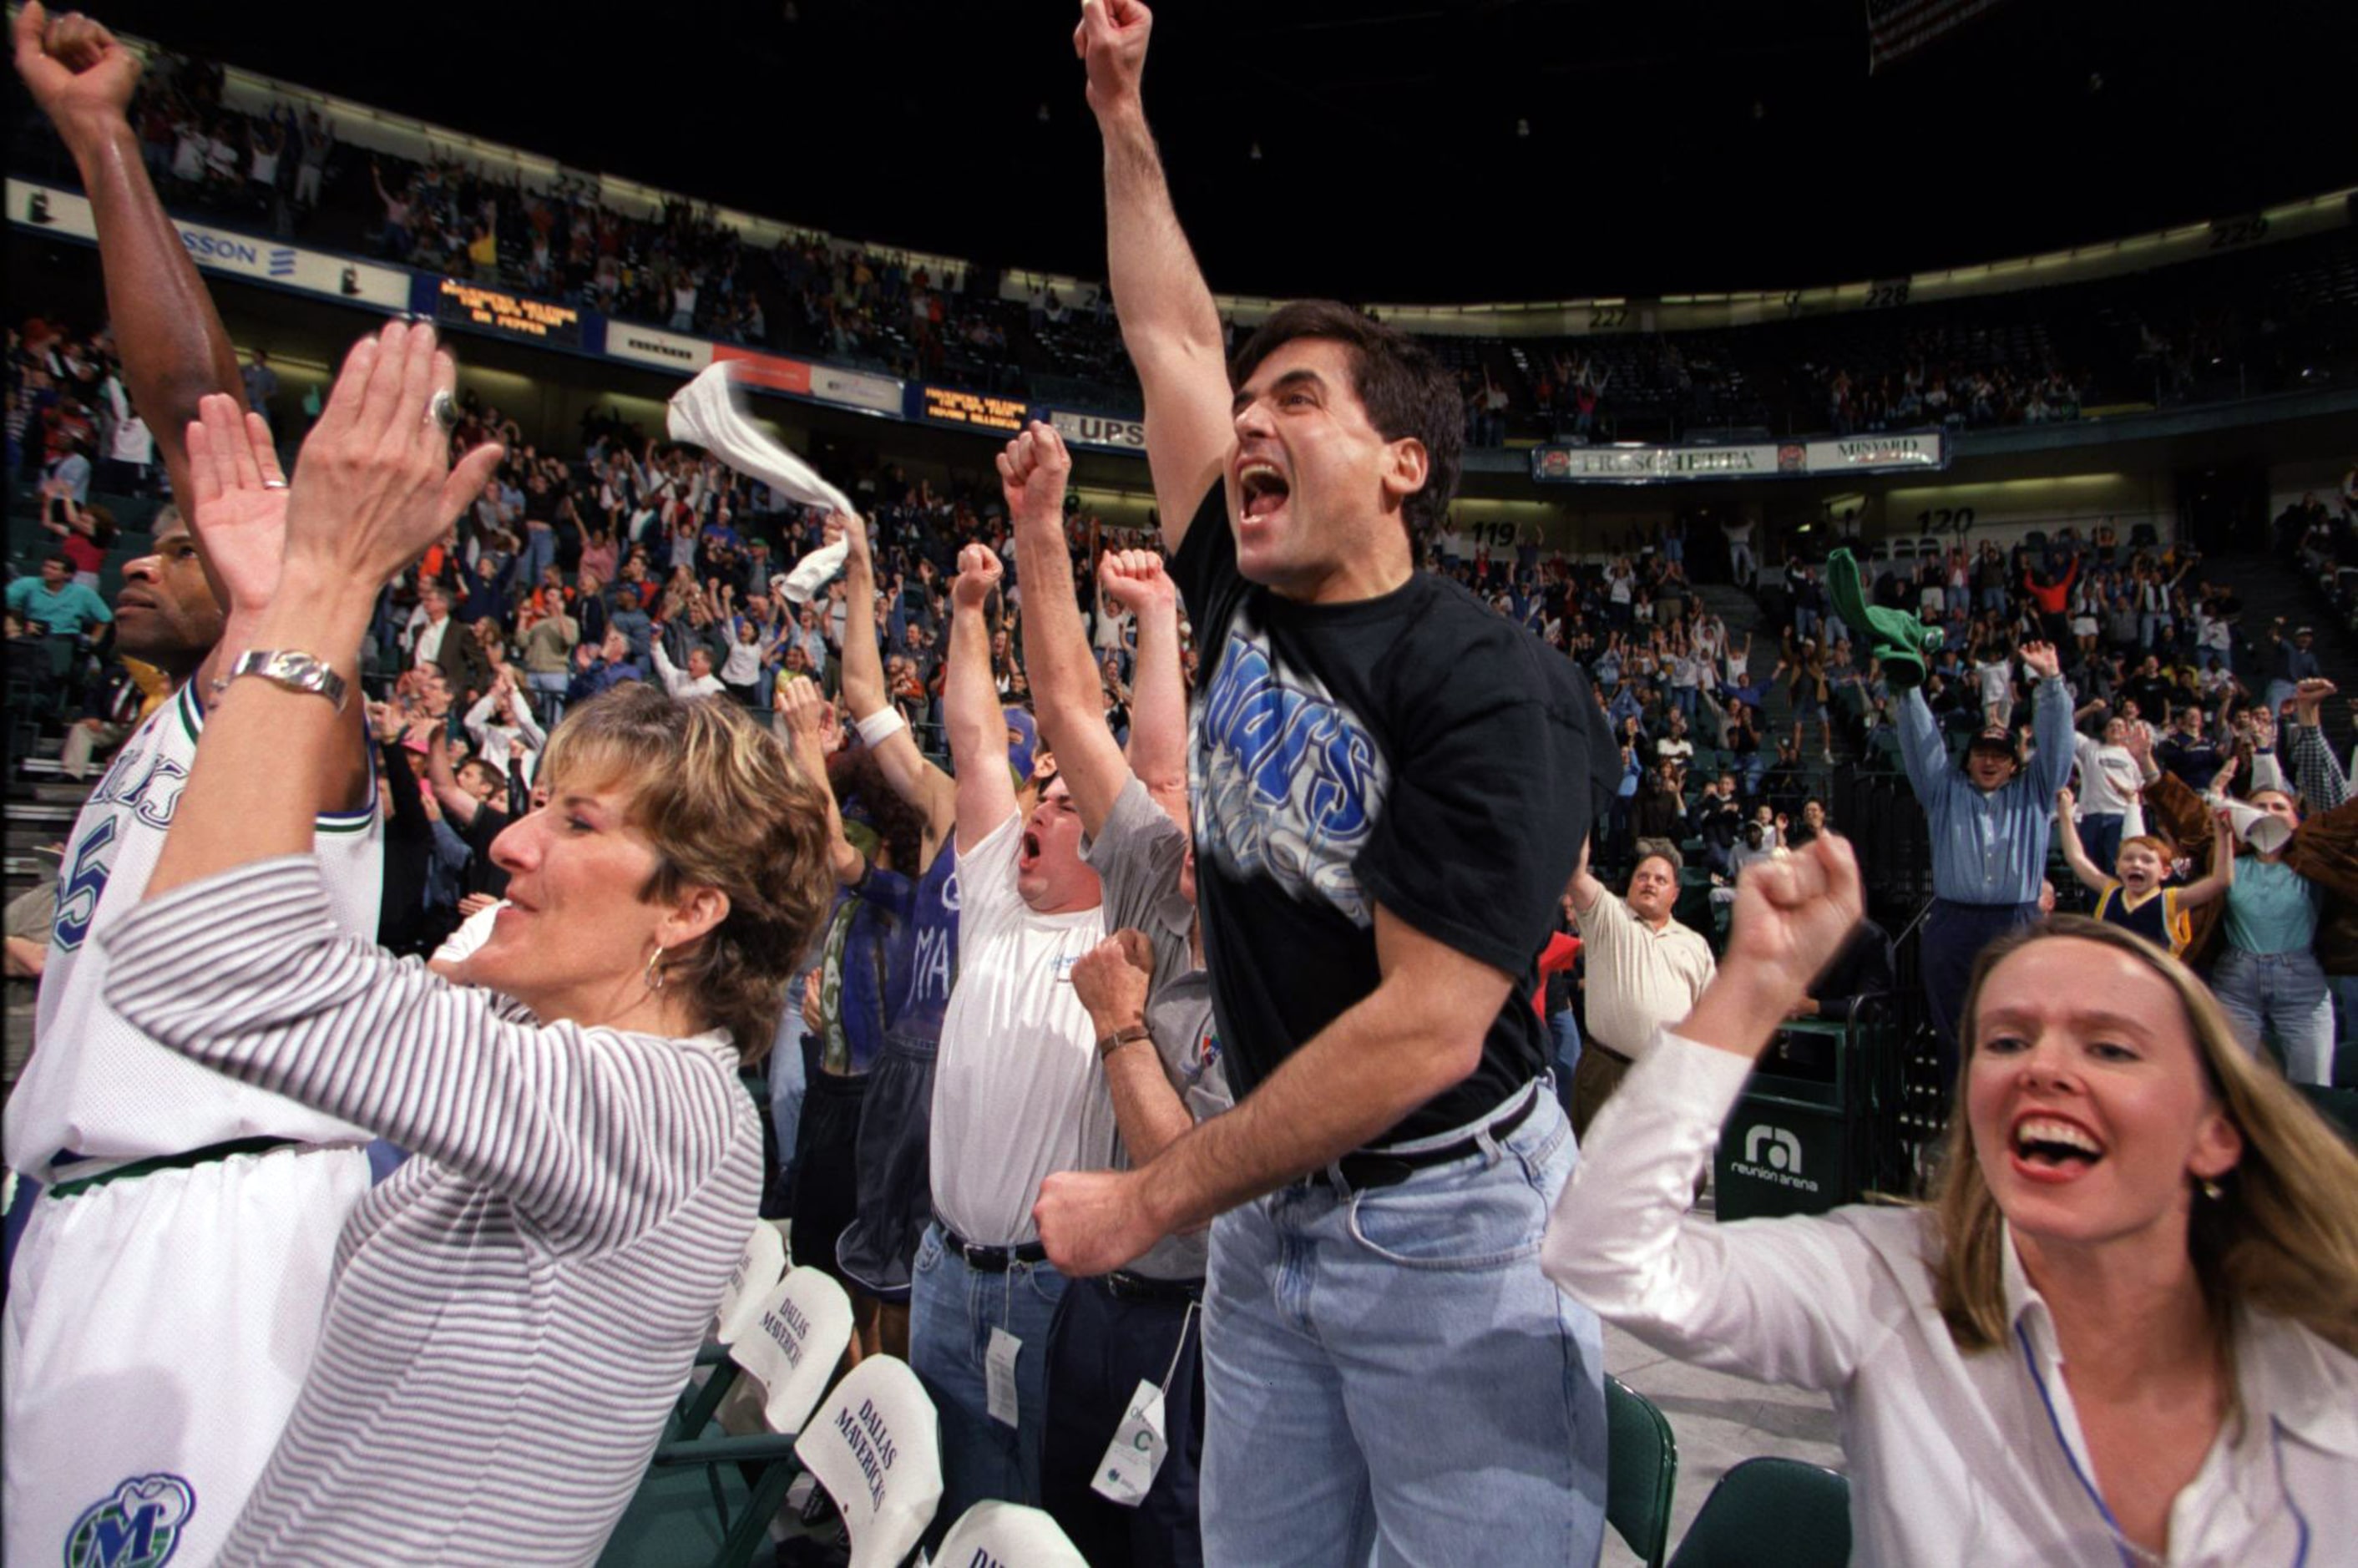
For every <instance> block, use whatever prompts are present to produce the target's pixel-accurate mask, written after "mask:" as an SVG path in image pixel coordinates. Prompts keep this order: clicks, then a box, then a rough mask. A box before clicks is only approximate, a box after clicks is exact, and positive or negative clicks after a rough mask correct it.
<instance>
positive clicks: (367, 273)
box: [8, 179, 410, 310]
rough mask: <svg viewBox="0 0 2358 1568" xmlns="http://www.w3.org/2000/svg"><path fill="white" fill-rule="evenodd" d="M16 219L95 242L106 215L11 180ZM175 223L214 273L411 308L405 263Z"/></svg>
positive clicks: (80, 201)
mask: <svg viewBox="0 0 2358 1568" xmlns="http://www.w3.org/2000/svg"><path fill="white" fill-rule="evenodd" d="M8 219H9V221H10V222H13V223H16V224H17V225H18V226H19V227H22V228H27V229H37V230H46V231H48V232H50V233H53V234H59V235H63V236H64V237H66V238H68V239H74V240H87V241H89V242H91V243H93V244H95V243H97V241H98V222H97V220H96V218H95V217H94V216H92V212H91V210H90V202H89V201H88V200H86V199H85V198H83V197H81V196H78V195H76V194H75V193H74V192H72V191H70V190H63V189H59V188H57V187H55V186H49V185H38V184H35V183H34V182H32V181H30V180H24V179H11V180H10V181H9V182H8ZM172 226H173V227H174V228H175V229H178V231H179V234H180V243H182V244H183V245H186V246H187V247H188V249H189V259H190V260H192V261H194V262H195V263H196V264H197V265H198V266H199V267H200V268H202V269H203V270H205V271H207V272H216V273H225V274H227V275H229V276H233V277H243V278H250V279H252V280H253V281H254V282H256V283H267V284H274V285H276V286H277V287H281V288H293V289H299V290H301V291H302V292H303V293H306V294H317V295H322V296H324V297H328V298H330V299H340V300H342V301H344V302H345V303H347V304H352V305H364V306H368V307H370V308H373V309H377V310H406V309H408V308H410V297H409V296H410V282H409V277H410V275H409V274H408V273H406V272H404V271H402V270H401V269H400V268H398V267H390V266H379V265H375V264H374V263H373V262H362V261H352V260H350V259H348V258H346V257H343V256H338V255H330V254H328V253H326V252H325V251H309V250H304V249H302V248H301V247H299V246H296V245H287V244H281V243H278V242H277V241H275V240H265V239H258V238H256V237H254V235H251V234H242V233H239V232H236V231H234V230H232V229H224V228H221V227H219V226H217V225H215V224H211V223H195V222H183V221H182V220H180V219H178V218H175V219H173V220H172Z"/></svg>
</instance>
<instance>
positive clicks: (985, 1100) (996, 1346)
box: [909, 483, 1117, 1523]
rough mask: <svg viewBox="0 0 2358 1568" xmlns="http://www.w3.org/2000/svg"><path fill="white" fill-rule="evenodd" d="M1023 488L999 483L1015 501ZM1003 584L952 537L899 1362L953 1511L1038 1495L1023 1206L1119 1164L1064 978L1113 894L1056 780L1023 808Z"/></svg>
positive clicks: (1027, 1228) (1040, 1304) (1042, 1426)
mask: <svg viewBox="0 0 2358 1568" xmlns="http://www.w3.org/2000/svg"><path fill="white" fill-rule="evenodd" d="M1025 499H1026V492H1025V491H1024V490H1022V489H1018V488H1017V487H1015V486H1014V485H1013V484H1012V483H1011V484H1010V485H1009V487H1008V510H1009V511H1010V513H1015V512H1018V511H1021V510H1022V505H1023V503H1024V501H1025ZM1000 579H1001V566H1000V560H999V557H997V556H996V555H994V554H993V553H992V552H991V550H990V548H989V546H982V545H968V546H967V547H966V548H965V549H964V550H963V551H962V552H960V554H959V556H958V575H957V578H956V579H954V580H953V582H952V584H951V588H950V604H951V609H952V616H951V622H950V653H949V664H948V674H947V676H946V686H945V687H944V691H943V696H942V707H943V711H944V715H945V717H946V719H947V728H948V730H949V741H950V755H951V758H952V760H953V761H955V762H956V763H957V876H958V890H959V894H958V896H959V913H958V923H959V925H958V954H957V982H956V984H955V985H954V986H953V987H952V988H951V990H950V998H949V1005H948V1007H947V1009H946V1011H944V1013H943V1015H942V1044H941V1055H940V1058H939V1061H938V1063H937V1065H936V1068H935V1071H934V1099H933V1129H932V1139H931V1158H932V1183H933V1197H934V1223H933V1224H932V1225H931V1226H929V1227H926V1230H925V1238H924V1240H923V1241H922V1242H920V1243H919V1245H918V1248H917V1256H916V1260H915V1263H914V1268H913V1271H912V1277H911V1281H910V1290H909V1309H910V1316H909V1362H910V1365H911V1366H912V1367H914V1368H915V1369H916V1372H917V1376H918V1377H919V1378H920V1379H923V1380H924V1382H925V1391H926V1392H927V1393H928V1394H930V1395H931V1396H932V1397H933V1400H934V1404H935V1407H936V1410H937V1411H939V1413H940V1416H941V1437H942V1500H941V1508H940V1513H939V1517H940V1518H941V1519H942V1520H943V1521H944V1522H945V1523H946V1522H947V1521H949V1520H952V1519H957V1517H958V1515H959V1514H961V1513H962V1512H964V1511H965V1510H966V1509H967V1508H968V1507H969V1506H971V1505H972V1504H974V1503H977V1502H979V1501H982V1500H984V1499H985V1498H995V1499H998V1500H1001V1501H1004V1502H1014V1503H1030V1504H1035V1505H1036V1504H1037V1503H1038V1502H1039V1501H1040V1451H1041V1444H1042V1441H1043V1438H1044V1434H1045V1433H1046V1429H1047V1419H1046V1418H1047V1400H1048V1387H1047V1363H1048V1325H1049V1323H1050V1320H1051V1319H1052V1318H1054V1316H1055V1311H1056V1303H1057V1302H1058V1301H1059V1300H1061V1299H1062V1298H1063V1295H1064V1292H1065V1281H1064V1277H1063V1276H1062V1275H1061V1274H1059V1273H1058V1272H1057V1271H1056V1270H1055V1268H1054V1267H1053V1266H1052V1265H1051V1264H1050V1263H1049V1262H1048V1261H1047V1252H1046V1249H1044V1248H1043V1247H1042V1245H1041V1243H1040V1239H1039V1231H1038V1230H1037V1229H1036V1228H1035V1227H1033V1221H1032V1202H1033V1197H1034V1196H1035V1195H1037V1194H1038V1192H1039V1190H1040V1184H1041V1183H1042V1182H1043V1181H1044V1180H1045V1179H1046V1178H1047V1177H1048V1176H1049V1175H1050V1174H1052V1173H1055V1172H1059V1171H1098V1170H1104V1169H1106V1168H1108V1167H1109V1166H1111V1165H1112V1164H1113V1163H1114V1151H1115V1134H1116V1130H1117V1124H1116V1122H1115V1119H1114V1111H1113V1101H1112V1099H1111V1098H1110V1097H1109V1094H1108V1092H1107V1088H1106V1077H1105V1072H1104V1070H1103V1069H1102V1068H1101V1067H1100V1066H1099V1065H1098V1049H1097V1033H1096V1031H1095V1030H1094V1029H1093V1028H1092V1027H1091V1025H1090V1022H1089V1015H1088V1011H1087V1008H1086V1007H1084V1006H1083V1005H1082V1003H1081V1000H1080V998H1079V996H1078V995H1077V994H1076V992H1075V990H1074V987H1073V979H1072V971H1073V966H1074V965H1076V963H1078V962H1079V961H1080V960H1081V959H1082V958H1083V957H1087V954H1088V953H1089V951H1090V950H1091V949H1092V948H1094V947H1096V946H1097V945H1098V943H1099V942H1101V941H1103V940H1104V939H1105V935H1106V932H1105V917H1104V914H1103V913H1102V910H1101V905H1102V903H1103V900H1104V892H1103V889H1102V887H1101V885H1100V884H1099V882H1098V873H1097V872H1096V871H1093V870H1091V869H1090V868H1089V866H1088V865H1087V863H1086V862H1085V861H1083V860H1082V859H1081V855H1080V845H1081V816H1080V811H1079V808H1078V806H1076V803H1075V802H1074V800H1073V797H1072V792H1071V791H1070V790H1069V789H1068V788H1067V787H1066V785H1065V782H1064V781H1063V780H1062V779H1056V780H1053V781H1051V782H1050V783H1049V784H1048V785H1047V786H1046V788H1045V789H1044V790H1043V791H1042V792H1041V795H1040V799H1039V804H1038V805H1037V806H1035V807H1034V808H1033V810H1032V811H1031V812H1030V814H1029V815H1028V816H1027V815H1025V814H1024V813H1023V812H1022V810H1021V809H1020V808H1019V806H1018V804H1017V799H1016V794H1015V784H1014V781H1013V779H1012V778H1011V776H1010V770H1009V768H1008V766H1007V765H1006V761H1005V759H1006V756H1007V731H1008V726H1009V722H1010V720H1009V718H1008V716H1007V714H1006V713H1004V712H1002V711H1001V708H1000V701H999V693H998V691H997V690H996V689H995V688H994V687H993V686H992V683H991V671H990V654H989V652H988V649H989V645H990V632H989V629H988V624H987V621H986V617H985V615H984V605H985V603H986V602H987V601H988V600H989V599H990V595H991V593H992V591H993V590H994V589H997V588H998V586H999V583H1000ZM1019 715H1020V710H1019Z"/></svg>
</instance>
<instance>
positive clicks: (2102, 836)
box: [2080, 811, 2126, 876]
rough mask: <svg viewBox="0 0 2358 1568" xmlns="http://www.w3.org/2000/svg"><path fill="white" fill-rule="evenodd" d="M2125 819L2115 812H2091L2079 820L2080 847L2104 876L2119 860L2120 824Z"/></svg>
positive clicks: (2107, 874) (2108, 874) (2110, 873)
mask: <svg viewBox="0 0 2358 1568" xmlns="http://www.w3.org/2000/svg"><path fill="white" fill-rule="evenodd" d="M2125 820H2126V819H2125V817H2124V816H2122V815H2121V814H2120V813H2119V812H2117V811H2092V812H2090V813H2089V814H2088V815H2087V816H2082V818H2080V843H2081V847H2082V848H2083V849H2086V850H2087V851H2088V859H2089V860H2090V861H2091V862H2093V864H2094V866H2095V868H2096V870H2098V871H2102V872H2104V874H2105V875H2106V876H2111V875H2112V874H2113V868H2114V866H2115V864H2116V863H2117V862H2118V861H2119V860H2120V858H2121V824H2122V823H2123V822H2124V821H2125Z"/></svg>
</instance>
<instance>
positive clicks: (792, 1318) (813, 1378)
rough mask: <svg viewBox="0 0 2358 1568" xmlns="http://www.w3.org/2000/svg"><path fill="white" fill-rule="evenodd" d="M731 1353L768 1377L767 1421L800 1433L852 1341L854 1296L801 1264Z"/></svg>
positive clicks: (758, 1306)
mask: <svg viewBox="0 0 2358 1568" xmlns="http://www.w3.org/2000/svg"><path fill="white" fill-rule="evenodd" d="M850 1343H851V1298H850V1297H849V1296H848V1295H846V1294H844V1293H843V1287H842V1286H841V1285H838V1284H837V1283H836V1282H835V1281H833V1280H831V1279H829V1278H828V1277H827V1274H826V1273H825V1272H824V1271H820V1270H817V1269H812V1268H801V1269H796V1270H795V1271H794V1272H793V1273H791V1274H788V1275H787V1276H786V1277H785V1278H784V1279H783V1280H781V1281H778V1284H777V1287H776V1289H774V1290H773V1291H772V1292H770V1293H769V1295H768V1296H766V1297H765V1298H763V1300H762V1301H760V1302H758V1303H755V1310H754V1312H753V1314H752V1325H751V1326H750V1327H748V1328H747V1329H746V1330H745V1331H744V1332H743V1333H741V1334H740V1335H739V1336H737V1337H736V1339H735V1340H733V1341H731V1342H730V1346H729V1358H730V1360H731V1361H734V1362H736V1363H737V1365H738V1366H740V1367H742V1368H744V1369H745V1370H746V1371H748V1372H751V1373H752V1375H753V1376H754V1377H756V1378H758V1379H761V1382H762V1391H763V1400H762V1422H763V1425H765V1426H767V1427H768V1428H769V1429H770V1430H771V1431H772V1432H800V1431H802V1429H803V1422H804V1420H805V1418H806V1417H807V1416H809V1414H810V1412H811V1407H812V1406H813V1405H816V1404H817V1403H818V1399H819V1396H820V1395H821V1394H824V1393H825V1392H827V1379H830V1378H832V1377H834V1376H835V1367H836V1363H837V1362H838V1361H840V1360H842V1359H843V1352H844V1350H845V1348H846V1347H847V1346H849V1345H850Z"/></svg>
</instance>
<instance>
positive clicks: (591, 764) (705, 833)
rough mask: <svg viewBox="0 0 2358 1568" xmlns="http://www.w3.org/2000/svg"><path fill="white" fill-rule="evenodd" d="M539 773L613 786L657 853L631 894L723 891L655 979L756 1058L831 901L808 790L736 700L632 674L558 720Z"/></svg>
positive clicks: (817, 802)
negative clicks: (724, 910) (691, 693)
mask: <svg viewBox="0 0 2358 1568" xmlns="http://www.w3.org/2000/svg"><path fill="white" fill-rule="evenodd" d="M540 775H541V777H542V779H543V780H544V781H548V782H553V781H555V780H557V779H560V778H565V779H575V780H595V781H598V782H600V783H601V784H608V785H611V786H612V787H616V788H619V789H620V790H621V791H622V794H623V795H624V796H625V797H626V799H627V800H628V803H629V804H628V805H627V806H626V807H625V809H624V816H625V818H626V819H627V820H628V821H629V822H630V824H631V825H632V826H633V827H636V828H637V829H639V831H640V832H642V833H644V834H645V835H646V837H647V838H648V840H649V842H650V843H651V844H652V845H653V846H654V852H655V871H654V876H653V877H651V878H649V879H648V881H647V884H646V886H644V888H642V889H640V890H639V897H640V898H641V899H643V900H645V901H647V902H650V903H654V902H661V901H665V900H669V899H672V898H675V897H676V896H677V895H678V893H679V892H680V891H681V890H682V889H683V888H687V887H709V888H714V889H717V890H718V891H719V892H722V893H724V894H726V895H727V896H728V899H729V913H728V914H727V915H726V916H725V917H724V918H723V919H722V920H721V922H720V924H719V925H718V926H715V927H714V928H713V929H712V930H711V931H709V932H707V933H706V934H705V935H703V936H701V937H699V938H698V939H697V940H696V941H695V942H694V943H692V944H690V945H688V946H687V947H685V948H681V949H677V950H676V951H674V952H672V953H670V954H667V955H666V956H665V962H664V982H665V984H666V985H676V986H678V987H680V988H681V989H682V991H683V992H684V994H685V995H686V996H687V1000H689V1002H690V1003H691V1005H692V1006H693V1007H694V1009H695V1010H696V1011H697V1012H698V1013H699V1014H701V1016H702V1022H704V1023H705V1024H706V1025H707V1026H708V1027H719V1028H722V1029H726V1030H728V1031H729V1033H730V1038H731V1039H732V1040H733V1041H734V1042H735V1043H736V1046H737V1051H738V1054H739V1056H740V1057H741V1059H742V1060H743V1061H744V1062H745V1063H746V1065H749V1066H750V1065H752V1064H753V1063H756V1062H758V1061H760V1060H761V1059H762V1058H763V1056H764V1055H766V1054H768V1052H769V1049H770V1044H771V1041H772V1039H773V1037H774V1036H775V1034H776V1033H777V1028H778V1014H779V1011H780V1010H781V1009H782V1008H783V1007H784V1001H785V988H786V984H787V982H788V981H789V980H790V979H793V977H794V976H795V974H796V973H797V972H798V971H799V968H800V966H801V964H802V961H803V958H804V956H805V954H806V953H807V952H808V950H809V948H810V945H811V941H812V938H813V937H814V936H815V935H817V931H818V929H819V927H820V925H822V924H823V923H824V921H825V920H826V918H827V909H828V906H829V904H830V903H832V901H833V898H834V891H835V888H834V879H833V876H832V875H831V873H830V872H829V871H828V867H827V801H826V798H825V797H824V796H823V795H820V794H819V790H818V787H817V785H816V784H814V783H813V781H811V780H809V779H806V778H805V777H803V775H802V772H801V770H800V769H798V768H797V767H796V766H795V763H794V761H793V759H792V758H791V757H790V756H789V755H788V753H787V752H786V749H785V747H784V745H783V744H781V743H780V742H779V741H778V739H777V737H775V736H774V735H773V734H771V733H770V731H769V730H765V729H763V728H762V727H761V726H760V725H758V724H756V723H754V722H753V721H752V719H750V718H749V717H747V715H746V713H745V711H744V709H743V708H740V707H738V706H737V704H735V703H734V702H731V701H730V700H729V699H727V698H725V697H699V698H697V699H695V700H692V701H687V702H681V701H676V700H675V699H674V698H672V697H669V696H666V695H665V693H663V692H661V691H658V690H656V689H655V688H654V687H650V686H646V685H644V684H641V683H638V682H632V683H630V684H628V685H624V686H618V687H613V688H611V690H608V691H605V692H602V693H600V695H599V696H597V697H592V698H591V699H590V700H589V701H588V702H585V703H582V704H581V705H580V706H579V707H578V708H574V709H573V710H572V711H571V712H570V713H568V714H567V715H566V717H565V721H564V722H563V723H562V724H559V725H558V726H557V731H556V733H554V734H553V735H551V736H550V737H549V738H548V748H547V751H546V753H545V754H544V755H543V758H542V761H541V766H540Z"/></svg>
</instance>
